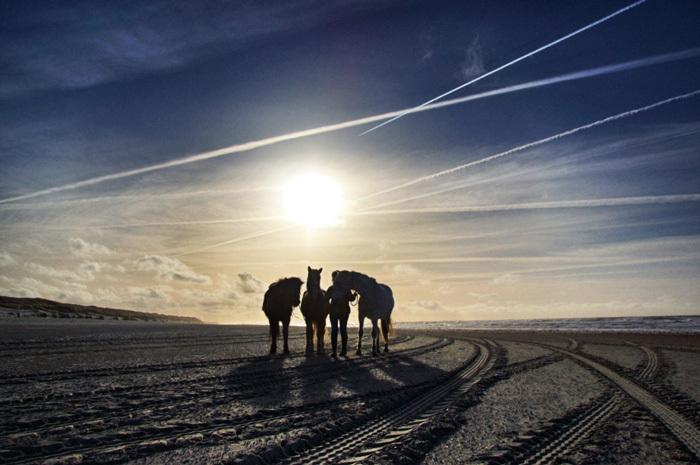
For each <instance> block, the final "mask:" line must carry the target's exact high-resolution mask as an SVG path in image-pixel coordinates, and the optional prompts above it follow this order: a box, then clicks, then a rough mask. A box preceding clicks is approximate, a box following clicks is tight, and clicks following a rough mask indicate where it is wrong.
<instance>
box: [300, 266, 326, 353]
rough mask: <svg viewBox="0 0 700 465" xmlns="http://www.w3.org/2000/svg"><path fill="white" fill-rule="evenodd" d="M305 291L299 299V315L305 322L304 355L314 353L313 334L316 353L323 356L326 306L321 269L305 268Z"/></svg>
mask: <svg viewBox="0 0 700 465" xmlns="http://www.w3.org/2000/svg"><path fill="white" fill-rule="evenodd" d="M307 270H308V277H307V279H306V291H304V296H303V297H302V298H301V314H302V315H304V321H305V322H306V354H307V355H311V354H313V353H314V333H315V335H316V351H317V352H318V354H319V355H321V354H323V336H324V333H325V332H326V316H328V304H327V302H326V293H325V292H324V291H323V289H321V272H322V271H323V268H319V269H318V270H314V269H313V268H311V267H310V266H309V267H307Z"/></svg>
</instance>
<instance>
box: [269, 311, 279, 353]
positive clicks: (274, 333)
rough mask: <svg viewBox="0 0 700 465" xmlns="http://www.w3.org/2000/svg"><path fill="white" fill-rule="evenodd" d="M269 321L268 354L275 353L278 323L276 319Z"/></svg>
mask: <svg viewBox="0 0 700 465" xmlns="http://www.w3.org/2000/svg"><path fill="white" fill-rule="evenodd" d="M269 322H270V355H272V354H276V353H277V331H278V330H279V323H278V322H277V320H272V319H271V320H269Z"/></svg>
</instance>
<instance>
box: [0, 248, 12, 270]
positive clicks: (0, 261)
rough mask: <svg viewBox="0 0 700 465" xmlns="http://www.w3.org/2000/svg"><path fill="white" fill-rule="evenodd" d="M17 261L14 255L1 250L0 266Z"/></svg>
mask: <svg viewBox="0 0 700 465" xmlns="http://www.w3.org/2000/svg"><path fill="white" fill-rule="evenodd" d="M13 263H15V259H14V258H12V255H10V254H9V253H6V252H0V267H5V266H9V265H12V264H13Z"/></svg>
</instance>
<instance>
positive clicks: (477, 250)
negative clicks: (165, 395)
mask: <svg viewBox="0 0 700 465" xmlns="http://www.w3.org/2000/svg"><path fill="white" fill-rule="evenodd" d="M627 4H628V2H595V3H581V2H573V1H559V2H553V1H552V2H547V1H528V2H500V3H499V2H486V1H483V2H461V3H460V4H458V5H457V4H455V2H388V1H387V2H376V1H372V2H362V1H358V2H310V1H292V2H271V3H269V4H268V3H265V4H262V3H261V2H246V3H241V4H237V5H230V4H225V3H220V2H197V3H194V2H182V3H174V4H172V3H166V2H157V1H156V2H146V3H144V2H71V3H61V2H45V3H43V4H41V3H33V4H31V5H29V4H27V3H26V2H5V3H4V4H3V6H2V7H1V8H2V12H3V14H2V15H1V17H2V19H0V40H2V42H3V47H2V49H1V50H0V62H2V66H3V72H2V74H1V75H0V102H1V104H0V157H1V158H2V160H1V163H2V179H3V182H2V184H1V185H0V202H1V203H0V229H2V230H3V232H2V241H1V242H0V266H1V268H0V293H2V294H11V295H26V296H42V297H47V298H54V299H59V300H69V301H74V302H80V303H90V304H98V305H113V306H123V307H129V308H139V309H144V310H148V309H151V310H158V311H163V310H166V311H171V312H173V313H181V314H194V315H197V316H200V317H202V318H204V319H208V320H211V321H226V322H248V321H258V320H259V319H260V318H261V313H260V312H259V310H258V308H259V300H260V291H261V290H262V289H264V287H265V285H266V284H267V283H269V282H270V281H272V280H274V279H276V278H277V277H279V276H282V275H292V274H294V275H300V276H302V277H304V275H305V270H306V264H307V263H308V264H311V265H314V264H315V263H318V264H319V266H320V265H321V264H322V265H323V266H324V269H326V270H329V271H330V270H331V269H336V268H353V269H357V270H360V271H365V272H367V273H369V274H371V275H374V276H376V277H377V278H378V279H380V280H382V281H385V282H387V283H389V284H390V285H392V284H393V287H394V288H395V292H396V293H397V297H398V298H397V301H398V302H399V306H398V307H397V318H399V319H404V320H428V319H462V318H464V319H473V318H519V317H537V318H541V317H561V316H589V315H595V316H600V315H611V316H612V315H622V314H677V313H697V310H698V309H697V305H696V302H698V300H699V299H698V297H700V296H699V295H698V291H697V290H696V287H698V286H697V282H698V277H700V256H699V255H698V250H700V249H699V248H698V245H699V243H700V240H699V239H700V237H699V236H698V234H699V233H700V209H699V205H700V204H699V203H698V198H697V195H696V194H698V193H700V185H698V184H699V183H698V181H697V179H698V173H699V171H700V159H699V158H698V147H699V146H700V144H699V142H700V106H699V105H698V101H699V99H700V97H691V98H688V99H685V100H682V101H677V102H673V103H669V104H667V105H664V106H660V107H658V108H654V109H651V110H649V111H645V112H644V113H640V114H637V115H633V116H630V117H626V118H624V119H621V120H618V121H614V122H610V123H606V124H602V125H600V126H598V127H595V128H592V129H590V130H586V131H582V132H580V133H577V134H574V135H572V136H570V137H566V138H562V139H560V140H556V141H552V142H548V143H544V144H542V145H539V146H537V147H535V148H532V149H527V150H523V151H520V152H518V153H516V154H513V155H512V156H508V157H503V158H499V159H497V160H493V161H489V162H487V163H483V164H480V165H478V166H473V167H469V168H466V169H463V170H460V171H458V172H455V173H452V174H448V175H444V176H439V177H436V178H435V179H431V180H428V181H425V182H420V183H416V184H413V185H410V186H408V187H405V188H402V189H397V190H394V191H391V192H387V193H385V194H382V195H378V196H375V197H372V198H370V199H366V200H358V199H362V198H363V197H365V196H368V195H370V194H372V193H375V192H378V191H383V190H386V189H389V188H392V187H393V186H397V185H400V184H402V183H405V182H407V181H411V180H414V179H417V178H421V177H423V176H427V175H430V174H432V173H436V172H440V171H441V170H444V169H449V168H451V167H454V166H457V165H462V164H465V163H469V162H470V161H474V160H480V159H482V158H484V157H487V156H489V155H492V154H495V153H499V152H502V151H504V150H507V149H510V148H512V147H517V146H520V145H523V144H527V143H529V142H532V141H535V140H538V139H542V138H546V137H548V136H551V135H554V134H558V133H561V132H562V131H566V130H568V129H571V128H575V127H578V126H582V125H585V124H587V123H590V122H593V121H597V120H600V119H602V118H605V117H607V116H611V115H615V114H618V113H621V112H624V111H627V110H630V109H633V108H638V107H643V106H645V105H649V104H653V103H655V102H659V101H662V100H664V99H667V98H670V97H674V96H677V95H681V94H685V93H688V92H692V91H695V90H697V88H698V84H697V83H698V82H700V79H699V78H700V58H697V57H689V58H686V59H682V60H675V61H671V62H667V63H664V64H660V65H653V66H646V67H641V68H636V69H630V70H627V71H622V72H618V73H611V74H605V75H600V76H595V77H590V78H587V79H579V80H574V81H569V82H563V83H558V84H552V85H549V86H542V87H539V88H535V89H529V90H523V91H520V92H513V93H509V94H504V95H498V96H494V97H489V98H483V99H480V100H477V101H473V102H468V103H464V104H456V105H453V106H450V107H446V108H441V109H435V110H432V111H427V112H424V113H419V114H413V115H407V116H405V117H403V118H401V119H399V120H397V121H395V122H393V123H391V124H388V125H387V126H385V127H382V128H380V129H378V130H376V131H374V132H372V133H370V134H367V135H365V136H362V137H360V136H359V133H360V132H362V131H363V130H365V129H368V128H369V127H371V126H370V125H365V126H357V127H353V128H349V129H344V130H339V131H332V132H327V133H324V134H317V135H312V136H309V137H304V138H300V139H296V140H291V141H286V142H282V143H278V144H274V145H268V146H264V147H261V148H256V149H254V150H247V151H244V152H240V153H236V154H231V155H226V156H222V157H218V158H214V159H209V160H205V161H199V162H196V163H190V164H186V165H181V166H177V167H171V168H167V169H164V170H158V171H152V172H148V173H145V174H139V175H134V176H128V177H123V178H120V179H115V180H108V181H105V182H99V183H95V184H92V185H89V186H85V187H81V188H76V189H65V190H61V191H57V192H53V193H49V194H46V195H37V196H31V194H32V193H36V192H39V191H42V190H44V189H48V188H52V187H56V186H66V185H69V184H71V183H75V182H78V181H81V180H85V179H91V178H95V177H99V176H104V175H110V174H114V173H119V172H124V171H128V170H133V169H138V168H142V167H145V166H150V165H153V164H158V163H164V162H168V161H170V160H175V159H179V158H181V157H183V156H187V155H192V154H198V153H201V152H204V151H209V150H216V149H219V148H222V147H229V146H232V145H235V144H240V143H244V142H247V141H252V140H259V139H265V138H268V137H272V136H277V135H282V134H286V133H289V132H292V131H300V130H306V129H311V128H316V127H319V126H324V125H328V124H332V123H337V122H342V121H348V120H353V119H356V118H361V117H365V116H370V115H375V114H378V113H384V112H389V111H394V110H401V109H404V108H410V107H412V106H414V105H417V104H420V103H422V102H424V101H426V100H428V99H429V98H431V97H434V96H436V95H439V94H440V93H442V92H445V91H447V90H449V89H451V88H454V87H456V86H458V85H460V84H461V83H463V82H465V81H467V80H469V79H471V78H474V77H477V76H479V75H480V74H483V73H484V72H487V71H489V70H491V69H494V68H496V67H498V66H500V65H502V64H504V63H506V62H508V61H510V60H512V59H514V58H517V57H518V56H521V55H523V54H524V53H527V52H529V51H531V50H533V49H536V48H537V47H539V46H542V45H544V44H546V43H548V42H551V41H552V40H554V39H556V38H558V37H561V36H563V35H565V34H567V33H569V32H571V31H573V30H575V29H577V28H579V27H582V26H584V25H586V24H589V23H591V22H593V21H595V20H596V19H599V18H601V17H603V16H605V15H607V14H610V13H611V12H613V11H615V10H617V9H619V8H622V7H623V6H625V5H627ZM699 19H700V5H699V4H698V3H697V2H694V1H676V2H672V3H668V2H661V1H655V0H650V1H648V2H646V3H643V4H641V5H639V6H637V7H635V8H633V9H631V10H630V11H627V12H625V13H623V14H620V15H619V16H617V17H615V18H613V19H611V20H609V21H607V22H605V23H603V24H601V25H599V26H597V27H595V28H593V29H591V30H588V31H585V32H583V33H581V34H579V35H577V36H576V37H573V38H571V39H569V40H567V41H566V42H564V43H561V44H558V45H556V46H554V47H552V48H550V49H548V50H546V51H543V52H541V53H539V54H537V55H535V56H532V57H530V58H528V59H527V60H523V61H522V62H520V63H517V64H515V65H513V66H511V67H509V68H507V69H504V70H503V71H500V72H498V73H496V74H494V75H493V76H489V77H488V78H485V79H483V80H481V81H479V82H478V83H475V84H474V85H472V86H469V87H467V88H465V89H462V90H461V91H459V92H457V93H455V94H453V95H452V96H450V97H463V96H466V95H470V94H477V93H480V92H485V91H490V90H493V89H499V88H502V87H506V86H511V85H514V84H520V83H524V82H528V81H532V80H537V79H543V78H549V77H555V76H559V75H562V74H565V73H570V72H575V71H582V70H587V69H590V68H595V67H599V66H604V65H610V64H615V63H620V62H627V61H630V60H637V59H643V58H646V57H651V56H657V55H660V54H667V53H673V52H678V51H682V50H687V49H693V48H696V47H700V34H699V33H698V31H697V24H698V20H699ZM307 172H319V173H322V174H323V175H324V176H327V177H329V178H331V179H333V180H334V182H336V183H338V184H339V185H340V186H341V187H342V190H343V192H344V197H345V202H346V204H347V205H346V208H345V209H344V211H343V215H341V216H342V220H341V222H340V224H338V225H335V226H334V227H325V228H306V227H300V226H298V225H297V226H295V224H294V223H293V222H290V221H289V219H288V218H285V212H284V211H283V209H284V207H283V206H282V205H283V204H284V202H283V201H282V200H283V199H282V197H284V195H285V190H284V189H283V188H281V187H282V186H284V185H285V183H286V182H287V181H288V180H289V179H290V178H294V177H295V176H297V175H303V174H304V173H307ZM26 195H29V197H28V198H25V199H18V200H8V199H13V198H15V197H22V196H26ZM315 195H317V196H318V197H317V198H315V199H310V200H309V203H310V204H311V205H322V203H319V202H320V200H319V199H321V198H322V197H323V192H317V193H316V194H315ZM693 195H695V197H693ZM3 199H5V200H7V201H2V200H3ZM620 199H628V200H625V201H622V200H620ZM630 199H631V200H630ZM572 201H573V203H572ZM372 207H375V210H379V211H380V213H379V214H372V215H369V214H367V212H366V211H365V212H362V210H366V209H368V208H372ZM475 207H478V208H477V209H479V210H480V211H475ZM324 208H326V207H324ZM445 209H448V210H450V211H448V212H446V211H444V210H445ZM242 220H245V221H242ZM156 223H157V224H156ZM273 231H274V232H273ZM227 242H228V243H227ZM223 243H226V244H223ZM216 244H221V245H219V246H216V247H214V246H215V245H216ZM327 284H329V276H325V277H324V285H327Z"/></svg>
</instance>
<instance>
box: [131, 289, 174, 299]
mask: <svg viewBox="0 0 700 465" xmlns="http://www.w3.org/2000/svg"><path fill="white" fill-rule="evenodd" d="M128 290H129V294H131V295H132V296H134V297H137V298H142V299H157V300H164V299H167V296H166V295H165V294H164V293H163V292H161V291H160V290H156V289H153V288H152V287H129V289H128Z"/></svg>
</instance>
